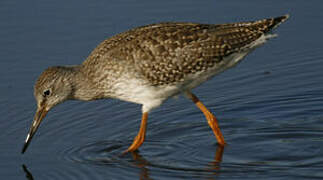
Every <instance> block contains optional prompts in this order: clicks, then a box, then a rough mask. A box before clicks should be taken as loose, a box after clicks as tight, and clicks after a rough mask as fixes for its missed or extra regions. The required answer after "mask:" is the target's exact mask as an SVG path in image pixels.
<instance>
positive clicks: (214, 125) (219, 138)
mask: <svg viewBox="0 0 323 180" xmlns="http://www.w3.org/2000/svg"><path fill="white" fill-rule="evenodd" d="M186 94H187V96H188V97H189V98H190V99H191V100H192V101H193V102H194V103H195V105H196V106H197V107H198V108H199V109H200V110H201V111H202V112H203V114H204V116H205V118H206V120H207V122H208V123H209V126H210V127H211V128H212V130H213V133H214V135H215V137H216V139H217V141H218V143H219V144H220V145H221V146H224V145H225V144H226V143H225V141H224V138H223V135H222V133H221V131H220V127H219V124H218V121H217V119H216V118H215V116H214V115H213V114H212V113H211V112H210V111H209V110H208V109H207V108H206V107H205V106H204V104H202V102H201V101H200V100H199V99H198V98H197V97H196V96H195V95H194V94H193V93H191V92H186Z"/></svg>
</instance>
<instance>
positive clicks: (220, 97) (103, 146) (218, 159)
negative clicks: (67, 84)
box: [0, 0, 323, 180]
mask: <svg viewBox="0 0 323 180" xmlns="http://www.w3.org/2000/svg"><path fill="white" fill-rule="evenodd" d="M322 7H323V3H322V1H319V0H317V1H315V0H313V1H311V2H310V3H309V2H306V1H301V0H293V1H276V0H274V1H253V0H245V1H236V0H233V1H203V2H200V1H159V2H152V1H131V0H123V1H110V2H107V1H97V2H89V1H82V0H81V1H80V0H79V1H67V2H65V1H34V2H30V1H28V2H27V1H21V2H19V1H9V0H3V1H1V3H0V22H1V23H0V37H1V38H0V47H1V50H0V57H1V60H0V82H1V83H0V93H1V96H0V113H1V115H2V116H1V117H0V130H1V135H0V159H1V162H0V177H1V178H2V179H15V180H16V179H29V180H30V179H35V180H38V179H78V180H79V179H86V180H88V179H91V180H94V179H261V178H262V179H263V178H265V179H321V178H323V171H322V169H323V152H322V149H323V112H322V109H323V83H322V82H323V79H322V77H323V71H322V67H323V51H322V50H323V47H322V40H323V38H322V36H321V34H322V30H323V24H322V23H321V20H322V18H323V11H322ZM286 13H290V14H291V18H290V19H289V20H288V21H287V22H286V23H284V24H282V25H281V27H279V28H278V29H277V33H278V34H279V37H278V38H276V39H273V40H271V41H270V42H268V43H267V44H265V45H264V46H263V47H261V48H258V49H257V50H256V51H255V52H254V53H252V54H250V55H249V56H248V57H247V58H246V59H245V60H244V61H243V62H242V63H241V64H239V65H238V66H237V67H236V68H233V69H230V70H228V71H226V72H225V73H223V74H221V75H218V76H216V77H215V78H214V79H212V80H210V81H208V82H207V83H205V84H203V85H202V86H200V87H199V88H196V89H195V90H194V92H195V93H196V94H197V95H198V97H200V99H201V100H202V101H203V102H204V103H205V105H206V106H207V107H208V108H210V110H211V111H213V112H214V113H215V114H216V115H217V117H218V119H219V121H220V125H221V128H222V132H223V134H224V137H225V139H226V141H227V142H228V145H227V146H226V147H225V148H224V149H221V148H220V147H219V146H218V145H217V143H216V140H215V138H214V136H213V134H212V132H211V130H210V128H209V127H208V125H207V123H206V121H205V119H204V117H203V115H202V113H201V112H199V110H198V109H197V108H196V107H195V106H194V105H193V103H191V102H190V101H189V100H187V99H185V98H183V97H179V98H178V99H172V100H169V101H167V102H166V103H165V104H164V105H163V106H162V107H160V108H158V109H156V110H154V111H153V112H152V113H151V114H150V117H149V121H148V122H149V125H148V132H147V133H148V134H147V140H146V142H145V143H144V145H143V146H142V147H141V148H140V151H139V153H133V154H127V155H125V156H121V152H122V151H123V150H125V149H126V148H127V147H128V146H129V145H130V144H131V142H132V139H133V137H134V136H135V135H136V133H137V131H138V129H139V124H140V119H141V114H140V109H141V108H140V106H139V105H136V104H131V103H127V102H121V101H118V100H101V101H96V102H77V101H71V102H67V103H64V104H62V105H59V106H58V107H56V108H54V109H53V110H52V111H51V112H49V113H48V115H47V117H46V118H45V120H44V122H43V123H42V125H41V127H40V129H39V131H38V132H37V135H36V137H35V138H34V139H33V142H32V143H31V146H30V147H29V149H28V151H27V152H26V154H24V155H21V154H20V151H21V148H22V145H23V142H24V139H25V137H26V135H27V131H28V128H29V126H30V124H31V121H32V118H33V115H34V112H35V108H36V105H35V101H34V98H33V84H34V82H35V80H36V79H37V77H38V75H39V74H40V73H41V72H42V71H43V70H44V69H45V68H47V67H49V66H53V65H69V64H79V63H81V62H82V61H83V60H84V59H85V58H86V57H87V56H88V54H89V53H90V52H91V50H92V49H93V48H94V47H95V46H96V45H97V44H98V43H99V42H101V41H102V40H104V39H105V38H107V37H109V36H112V35H114V34H117V33H119V32H122V31H125V30H127V29H130V28H132V27H136V26H139V25H144V24H149V23H155V22H160V21H193V22H203V23H225V22H236V21H244V20H255V19H261V18H265V17H271V16H278V15H283V14H286Z"/></svg>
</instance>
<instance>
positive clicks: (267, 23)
mask: <svg viewBox="0 0 323 180" xmlns="http://www.w3.org/2000/svg"><path fill="white" fill-rule="evenodd" d="M288 18H289V14H286V15H285V16H280V17H275V18H270V19H265V20H263V23H264V24H263V25H264V26H263V32H264V33H268V32H269V31H271V30H272V29H275V28H276V27H278V26H279V25H280V24H281V23H283V22H285V21H286V20H287V19H288Z"/></svg>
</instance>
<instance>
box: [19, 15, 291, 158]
mask: <svg viewBox="0 0 323 180" xmlns="http://www.w3.org/2000/svg"><path fill="white" fill-rule="evenodd" d="M288 17H289V16H288V15H285V16H281V17H276V18H268V19H263V20H259V21H249V22H239V23H229V24H219V25H213V24H197V23H178V22H177V23H176V22H175V23H174V22H167V23H159V24H151V25H147V26H142V27H138V28H135V29H131V30H129V31H127V32H124V33H120V34H118V35H115V36H113V37H111V38H109V39H106V40H105V41H103V42H102V43H101V44H99V45H98V46H97V47H96V48H95V49H94V50H93V51H92V53H91V54H90V55H89V57H88V58H87V59H86V60H85V61H84V62H83V63H82V64H81V65H76V66H55V67H49V68H48V69H46V70H45V71H44V72H43V73H42V74H41V75H40V76H39V78H38V80H37V82H36V84H35V87H34V96H35V99H36V101H37V111H36V114H35V117H34V120H33V123H32V125H31V128H30V130H29V133H28V135H27V138H26V140H25V144H24V146H23V149H22V153H24V152H25V151H26V149H27V147H28V145H29V143H30V142H31V139H32V137H33V136H34V134H35V132H36V131H37V129H38V127H39V125H40V123H41V122H42V120H43V119H44V117H45V116H46V114H47V112H48V111H49V110H50V109H51V108H53V107H54V106H56V105H58V104H60V103H62V102H64V101H66V100H72V99H75V100H83V101H91V100H97V99H109V98H116V99H120V100H124V101H129V102H133V103H137V104H141V105H142V120H141V125H140V130H139V132H138V134H137V136H136V137H135V138H134V140H133V143H132V145H130V146H129V148H128V149H127V150H126V151H125V152H132V151H135V150H137V149H138V148H139V147H140V146H141V145H142V143H143V142H144V140H145V134H146V126H147V118H148V113H149V112H150V111H151V110H152V109H154V108H156V107H158V106H160V105H161V104H162V103H163V102H164V101H165V100H167V99H168V98H170V97H173V96H175V95H178V94H181V93H183V94H186V96H187V97H188V98H189V99H191V100H192V101H193V102H194V103H195V104H196V106H197V107H198V108H199V109H200V110H201V111H202V112H203V113H204V115H205V118H206V119H207V122H208V124H209V126H210V127H211V128H212V130H213V133H214V135H215V137H216V139H217V142H218V144H219V145H220V146H224V145H225V144H226V142H225V141H224V138H223V135H222V133H221V131H220V128H219V125H218V122H217V119H216V118H215V116H214V115H213V114H212V113H211V112H210V111H209V110H208V109H207V108H206V107H205V106H204V105H203V104H202V102H201V101H200V100H199V99H198V98H197V97H196V96H195V95H194V94H193V93H192V92H191V89H193V88H195V87H197V86H198V85H200V84H201V83H203V82H205V81H206V80H208V79H210V78H212V77H213V76H214V75H216V74H219V73H220V72H223V71H224V70H226V69H228V68H231V67H233V66H235V65H236V64H237V63H238V62H240V60H242V59H243V58H244V57H245V56H246V55H247V54H248V53H250V52H251V51H252V50H254V49H255V48H256V47H258V46H260V45H262V44H264V43H265V42H266V40H267V39H270V38H272V37H275V34H272V33H270V31H271V30H272V29H274V28H275V27H277V26H278V25H279V24H281V23H282V22H284V21H285V20H286V19H288Z"/></svg>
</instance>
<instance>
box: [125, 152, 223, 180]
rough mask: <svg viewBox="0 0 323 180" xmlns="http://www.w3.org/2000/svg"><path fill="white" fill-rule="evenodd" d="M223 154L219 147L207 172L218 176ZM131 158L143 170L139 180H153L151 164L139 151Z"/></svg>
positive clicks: (207, 167) (206, 168) (132, 153)
mask: <svg viewBox="0 0 323 180" xmlns="http://www.w3.org/2000/svg"><path fill="white" fill-rule="evenodd" d="M223 152H224V147H223V146H217V148H216V152H215V155H214V158H213V159H212V161H211V162H209V163H208V165H207V166H206V167H205V171H208V172H212V174H213V175H217V173H218V172H219V170H220V164H221V162H222V156H223ZM131 156H132V159H133V160H134V165H135V166H136V167H138V168H140V170H141V171H140V174H139V179H140V180H152V179H151V178H150V177H149V174H150V173H149V168H148V166H150V165H151V163H150V162H149V161H148V160H146V159H145V158H144V157H143V156H141V155H140V154H139V152H138V151H134V152H131Z"/></svg>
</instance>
